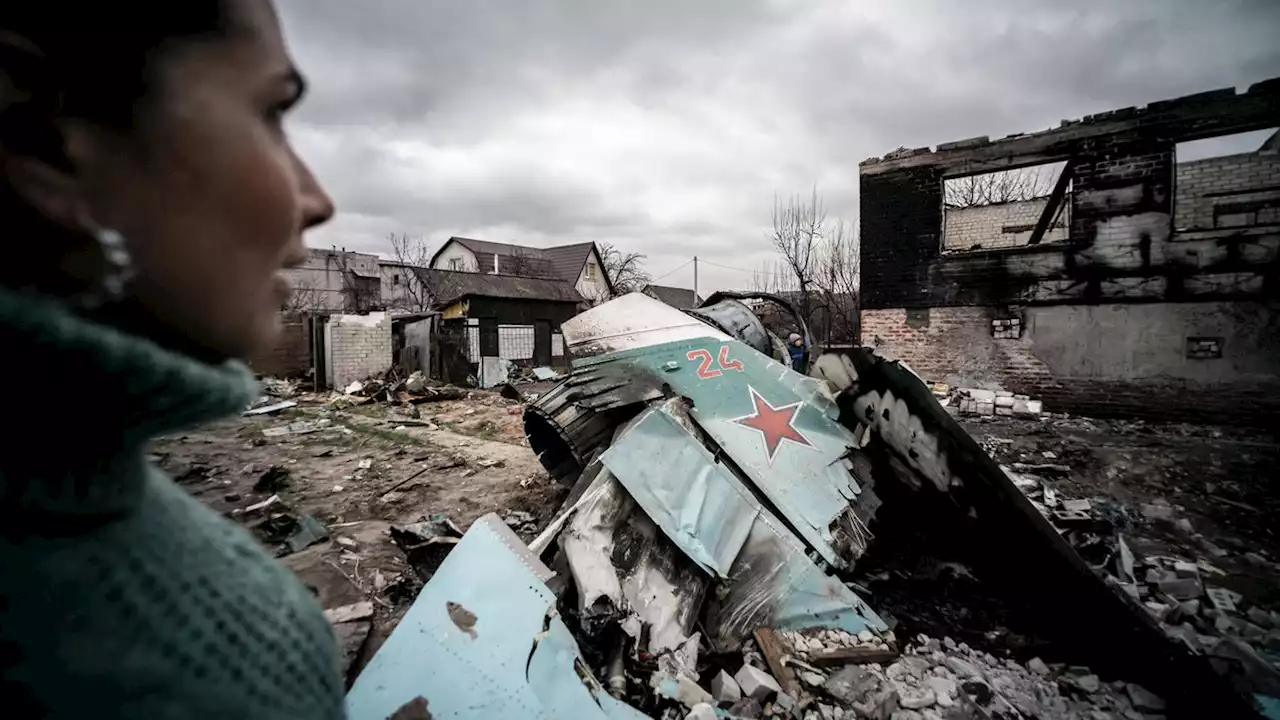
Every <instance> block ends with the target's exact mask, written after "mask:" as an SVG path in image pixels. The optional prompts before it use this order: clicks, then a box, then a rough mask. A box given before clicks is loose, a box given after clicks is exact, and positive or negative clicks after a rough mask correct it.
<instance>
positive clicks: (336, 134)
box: [281, 0, 1280, 286]
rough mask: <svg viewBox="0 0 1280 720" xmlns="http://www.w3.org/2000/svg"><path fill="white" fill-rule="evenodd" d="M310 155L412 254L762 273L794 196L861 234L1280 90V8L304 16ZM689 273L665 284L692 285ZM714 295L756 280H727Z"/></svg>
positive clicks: (631, 7) (645, 8) (371, 239)
mask: <svg viewBox="0 0 1280 720" xmlns="http://www.w3.org/2000/svg"><path fill="white" fill-rule="evenodd" d="M281 12H282V15H283V18H284V22H285V27H286V31H287V33H288V35H289V40H290V42H291V45H292V46H293V49H294V51H295V54H296V55H297V57H298V60H299V63H300V64H301V65H302V66H303V68H304V70H305V71H306V72H307V73H308V74H309V75H310V76H311V78H312V86H313V92H312V94H311V97H310V98H309V99H308V101H307V103H306V105H305V106H304V108H303V109H302V110H301V112H300V113H299V114H298V116H297V117H296V118H295V119H294V121H293V126H292V129H293V130H294V136H295V139H296V142H297V144H298V146H299V148H300V150H301V151H302V152H303V154H304V155H305V156H306V157H307V159H308V160H309V161H311V162H312V163H313V164H314V165H315V168H316V171H317V173H318V175H319V176H320V177H321V179H322V180H323V181H324V182H325V183H326V184H327V185H328V187H329V188H330V190H331V192H332V193H333V194H334V196H335V198H336V200H337V202H338V205H339V209H340V211H341V214H340V216H339V218H338V220H337V221H335V222H334V223H333V224H332V226H331V227H329V228H326V229H324V230H321V231H320V232H319V233H318V234H317V237H316V239H315V240H314V241H315V242H317V243H318V244H326V245H327V244H338V245H344V246H347V247H353V248H360V249H364V250H368V251H373V252H385V251H386V249H387V247H386V243H385V240H384V238H385V236H386V234H387V233H389V232H409V233H413V234H418V235H422V236H425V237H429V238H431V239H433V240H437V241H438V240H442V239H443V238H445V237H447V236H449V235H451V234H471V235H479V236H482V237H489V238H491V239H495V240H510V241H522V242H529V243H532V244H541V245H545V244H551V243H556V242H572V241H579V240H601V241H608V242H612V243H615V244H617V245H619V246H621V247H623V248H625V249H628V250H637V251H641V252H645V253H647V254H648V255H649V258H650V269H651V270H652V271H653V272H654V274H655V275H658V274H662V273H664V272H666V271H668V270H671V269H672V268H675V267H677V266H678V265H680V264H681V263H683V262H685V261H687V260H688V259H689V257H690V256H691V255H693V254H694V253H697V254H699V255H700V256H701V257H703V258H704V259H706V260H708V261H709V262H714V263H717V265H719V266H730V267H736V268H747V269H751V268H755V267H758V266H759V264H760V263H761V262H763V261H765V260H768V259H769V258H770V257H771V253H770V251H769V248H768V244H767V242H766V240H765V229H766V228H767V225H768V223H769V217H770V209H771V206H772V203H773V199H774V196H775V194H778V193H780V194H783V195H784V196H785V195H788V194H790V193H795V192H800V193H804V192H807V191H808V190H809V188H811V187H812V186H814V185H817V186H818V187H819V189H820V190H821V191H822V192H823V195H824V198H825V200H826V205H827V208H828V212H829V214H830V215H832V216H833V217H835V216H839V217H843V218H845V219H847V220H850V221H854V220H856V214H857V163H858V162H859V161H860V160H863V159H865V158H867V157H870V156H878V155H883V154H884V153H885V152H887V151H889V150H892V149H894V148H897V147H899V146H908V147H915V146H923V145H936V144H937V143H939V142H946V141H949V140H956V139H961V138H965V137H970V136H974V135H990V136H992V137H998V136H1002V135H1005V134H1008V133H1013V132H1028V131H1034V130H1038V129H1043V128H1046V127H1050V126H1054V125H1057V123H1058V122H1059V121H1060V120H1062V119H1064V118H1075V117H1080V116H1082V115H1084V114H1088V113H1091V112H1098V111H1102V110H1107V109H1111V108H1116V107H1122V106H1126V105H1142V104H1145V103H1147V102H1150V101H1153V100H1159V99H1163V98H1166V97H1172V96H1176V95H1181V94H1187V93H1193V92H1199V91H1203V90H1208V89H1213V88H1217V87H1225V86H1233V85H1237V86H1239V85H1248V84H1249V83H1252V82H1256V81H1258V80H1261V79H1264V78H1267V77H1272V76H1277V75H1280V44H1278V43H1275V42H1274V36H1275V29H1276V28H1277V27H1280V3H1275V2H1272V1H1270V0H1258V1H1254V2H1234V3H1232V2H1228V3H1217V4H1212V3H1200V2H1192V1H1191V0H1183V1H1180V2H1167V1H1164V0H1133V1H1131V2H1127V3H1113V2H1103V1H1102V0H1083V1H1082V2H1075V3H1063V2H1055V3H1040V2H1037V3H1028V2H1015V1H1014V0H975V1H973V2H966V3H955V2H944V1H943V0H920V1H918V2H910V3H900V2H883V3H868V2H858V3H847V2H808V1H800V0H794V1H793V0H760V1H759V2H742V1H740V0H714V1H710V2H708V1H703V2H696V3H688V2H676V1H675V0H663V1H661V2H656V3H655V2H650V3H621V2H578V1H574V0H553V1H543V2H525V1H524V0H508V1H498V0H488V1H481V2H443V1H438V2H413V1H412V0H396V1H393V0H383V1H382V2H367V3H353V2H349V1H343V0H282V7H281ZM690 273H691V269H690V268H686V269H684V270H682V271H681V272H679V273H676V274H674V275H672V276H670V277H668V278H666V279H664V282H671V283H674V284H681V283H683V284H688V283H689V282H690V280H691V277H690ZM701 280H702V281H703V283H704V285H705V284H706V283H708V282H709V283H711V284H714V285H719V286H732V285H745V284H748V283H749V282H750V281H751V277H750V274H749V273H746V272H742V271H740V270H727V269H723V268H718V267H717V266H716V265H712V266H708V267H706V268H705V269H704V271H703V272H702V274H701Z"/></svg>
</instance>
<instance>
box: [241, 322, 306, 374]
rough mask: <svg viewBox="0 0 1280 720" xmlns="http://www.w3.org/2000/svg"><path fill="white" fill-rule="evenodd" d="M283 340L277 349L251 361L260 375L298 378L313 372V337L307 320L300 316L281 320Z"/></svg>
mask: <svg viewBox="0 0 1280 720" xmlns="http://www.w3.org/2000/svg"><path fill="white" fill-rule="evenodd" d="M280 328H281V331H280V337H279V338H278V339H277V340H276V343H275V345H274V346H272V347H271V348H270V349H268V350H266V351H264V352H262V353H259V354H258V355H257V356H255V357H253V358H252V359H250V361H249V367H251V368H253V371H254V372H256V373H258V374H259V375H266V376H270V377H296V376H300V375H305V374H306V372H307V371H308V370H310V369H311V334H310V331H309V329H308V327H307V319H306V318H300V317H297V316H284V315H282V316H281V318H280Z"/></svg>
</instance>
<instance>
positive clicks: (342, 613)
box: [324, 600, 373, 624]
mask: <svg viewBox="0 0 1280 720" xmlns="http://www.w3.org/2000/svg"><path fill="white" fill-rule="evenodd" d="M324 616H325V618H326V619H328V621H329V622H331V623H334V624H337V623H344V622H351V621H352V620H368V619H369V618H371V617H373V602H372V601H370V600H364V601H361V602H358V603H354V604H351V605H343V606H342V607H336V608H330V609H328V610H325V611H324Z"/></svg>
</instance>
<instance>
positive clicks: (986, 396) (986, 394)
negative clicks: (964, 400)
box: [965, 389, 996, 404]
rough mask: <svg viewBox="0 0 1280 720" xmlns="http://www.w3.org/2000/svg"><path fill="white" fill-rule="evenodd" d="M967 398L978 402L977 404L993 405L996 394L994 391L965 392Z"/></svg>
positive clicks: (974, 390) (975, 390)
mask: <svg viewBox="0 0 1280 720" xmlns="http://www.w3.org/2000/svg"><path fill="white" fill-rule="evenodd" d="M965 392H966V393H968V395H969V397H971V398H973V399H974V400H976V401H978V403H980V404H981V403H995V401H996V393H995V391H994V390H977V389H973V390H965Z"/></svg>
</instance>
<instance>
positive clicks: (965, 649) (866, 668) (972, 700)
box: [677, 632, 1166, 720]
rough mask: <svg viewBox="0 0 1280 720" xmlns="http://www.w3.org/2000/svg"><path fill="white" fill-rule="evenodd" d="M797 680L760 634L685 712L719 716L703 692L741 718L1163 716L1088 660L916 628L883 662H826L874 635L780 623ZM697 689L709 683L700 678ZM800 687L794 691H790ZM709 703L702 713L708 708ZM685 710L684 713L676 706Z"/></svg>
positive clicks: (1142, 719)
mask: <svg viewBox="0 0 1280 720" xmlns="http://www.w3.org/2000/svg"><path fill="white" fill-rule="evenodd" d="M778 637H779V638H780V639H781V640H782V641H783V643H784V646H785V651H786V653H787V654H786V655H784V656H783V658H782V662H783V663H784V667H785V668H787V670H786V672H788V673H791V672H794V675H795V677H796V678H797V681H796V682H794V683H792V684H791V687H790V688H786V687H784V686H786V685H787V683H786V682H781V681H779V680H778V679H777V678H775V677H774V675H773V674H771V672H770V669H769V666H768V664H767V661H766V660H765V659H764V657H763V655H762V654H761V652H760V651H759V649H758V648H757V646H756V645H755V644H754V643H751V644H749V645H748V647H747V648H745V649H744V652H743V664H742V667H741V668H740V669H738V670H737V671H736V672H732V673H731V672H729V671H728V670H727V669H721V670H718V671H716V672H715V674H714V676H713V678H712V680H711V683H710V688H711V690H710V692H706V691H702V692H689V693H687V696H688V700H690V701H691V703H690V704H689V705H688V706H687V707H686V708H685V710H686V711H687V713H688V714H687V715H684V717H686V718H701V717H707V718H710V717H717V715H715V714H705V711H703V710H700V703H698V702H692V701H695V700H699V699H700V698H702V696H703V695H707V696H710V698H711V700H710V701H707V703H706V704H707V705H714V706H715V707H713V708H711V710H712V712H713V713H714V712H715V708H719V710H720V711H721V712H722V713H723V714H722V715H720V717H726V716H727V717H735V718H781V717H790V718H802V719H803V720H845V719H848V720H855V719H863V718H870V719H872V720H944V719H945V720H970V719H972V720H978V719H980V718H1001V719H1003V720H1017V719H1020V718H1038V719H1040V720H1074V719H1076V718H1079V719H1080V720H1103V719H1104V718H1105V719H1114V720H1121V719H1123V720H1146V719H1149V720H1156V719H1157V718H1163V717H1164V712H1165V709H1166V708H1165V702H1164V700H1162V699H1161V698H1160V697H1158V696H1157V695H1155V694H1154V693H1152V692H1150V691H1148V690H1147V689H1146V688H1143V687H1142V686H1140V685H1136V684H1133V683H1126V682H1123V681H1112V682H1104V681H1103V680H1102V679H1100V678H1099V677H1098V676H1097V675H1095V674H1094V673H1092V672H1091V671H1090V670H1089V669H1088V668H1086V667H1080V666H1066V665H1060V664H1046V663H1045V662H1043V661H1041V660H1040V659H1039V658H1033V659H1032V660H1030V661H1028V662H1027V663H1026V664H1025V665H1024V664H1021V663H1018V662H1017V661H1015V660H1012V659H1000V658H996V657H995V656H993V655H991V654H990V653H985V652H981V651H979V650H976V649H974V648H971V647H969V646H968V645H966V644H964V643H957V642H956V641H954V640H952V639H951V638H949V637H947V638H943V639H941V640H938V639H934V638H930V637H928V636H925V635H920V636H917V637H916V638H915V639H913V641H912V642H911V643H910V644H908V645H907V646H906V647H905V648H904V650H903V651H902V653H901V655H900V656H897V657H895V658H892V659H889V660H886V661H883V662H866V663H845V664H840V665H836V666H831V667H818V666H816V665H814V664H813V663H812V662H811V659H812V658H814V657H822V656H824V655H830V654H831V653H833V652H839V651H841V650H847V649H848V648H850V647H860V646H861V647H867V646H874V645H875V644H876V643H874V642H871V641H868V640H866V639H859V638H857V637H856V636H850V635H848V634H841V633H828V632H820V633H795V632H780V633H778ZM698 690H701V688H699V689H698ZM792 693H794V694H792ZM700 713H704V714H700ZM677 717H678V715H677Z"/></svg>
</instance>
